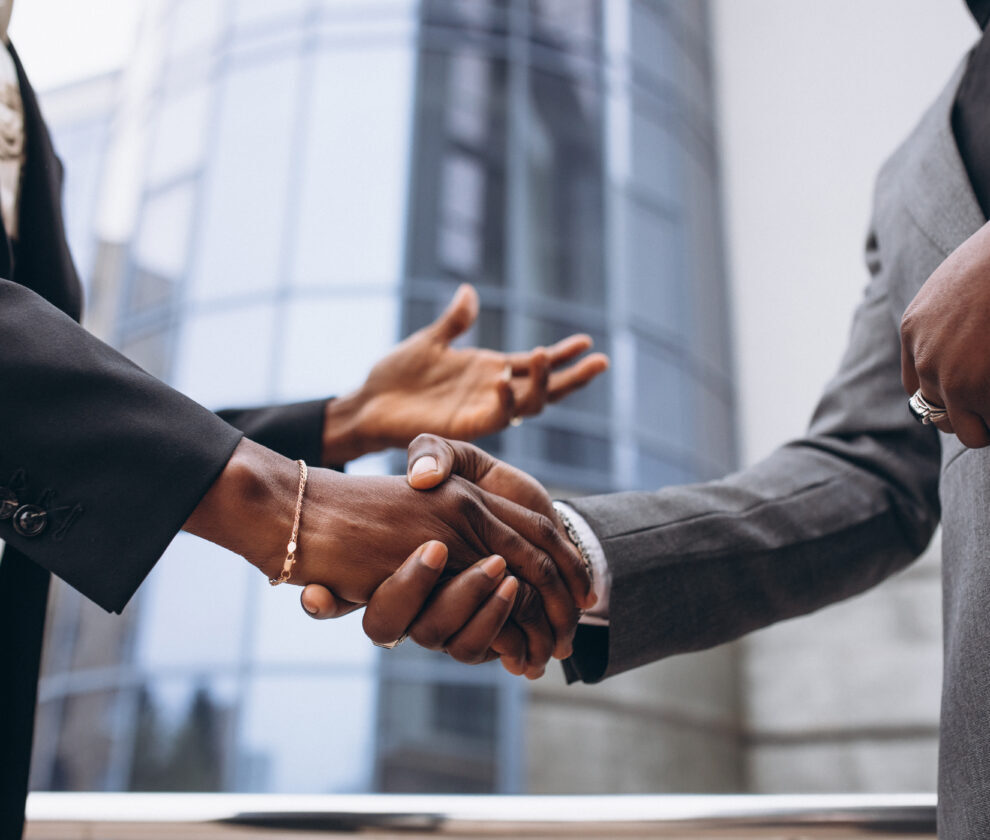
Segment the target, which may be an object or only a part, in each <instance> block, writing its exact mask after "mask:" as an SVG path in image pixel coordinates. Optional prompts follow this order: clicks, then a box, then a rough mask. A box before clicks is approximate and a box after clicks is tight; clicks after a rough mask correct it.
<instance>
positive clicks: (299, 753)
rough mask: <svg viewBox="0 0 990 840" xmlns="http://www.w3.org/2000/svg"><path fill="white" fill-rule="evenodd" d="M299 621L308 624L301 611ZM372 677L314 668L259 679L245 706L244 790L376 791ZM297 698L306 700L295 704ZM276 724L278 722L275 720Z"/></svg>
mask: <svg viewBox="0 0 990 840" xmlns="http://www.w3.org/2000/svg"><path fill="white" fill-rule="evenodd" d="M299 618H300V621H308V620H309V619H307V618H306V616H300V617H299ZM375 695H376V691H375V682H374V680H373V679H372V676H371V674H368V675H366V676H360V677H335V676H328V675H327V674H326V672H325V671H324V672H317V671H314V672H312V675H311V676H301V677H259V678H257V679H255V680H253V681H252V683H251V685H250V688H249V690H248V695H247V697H246V703H245V715H244V723H243V730H242V737H241V756H240V758H241V761H242V773H241V776H240V778H239V779H238V782H237V787H238V789H239V790H247V791H255V790H256V791H265V792H271V793H360V792H366V791H368V790H370V789H371V778H372V767H373V760H374V758H373V757H374V752H373V750H372V749H370V746H371V745H372V744H374V739H375V735H374V722H375ZM292 698H303V699H306V700H307V702H302V703H294V704H293V705H292V713H291V714H286V703H287V702H290V701H291V700H292ZM273 721H278V725H277V726H273V725H272V722H273Z"/></svg>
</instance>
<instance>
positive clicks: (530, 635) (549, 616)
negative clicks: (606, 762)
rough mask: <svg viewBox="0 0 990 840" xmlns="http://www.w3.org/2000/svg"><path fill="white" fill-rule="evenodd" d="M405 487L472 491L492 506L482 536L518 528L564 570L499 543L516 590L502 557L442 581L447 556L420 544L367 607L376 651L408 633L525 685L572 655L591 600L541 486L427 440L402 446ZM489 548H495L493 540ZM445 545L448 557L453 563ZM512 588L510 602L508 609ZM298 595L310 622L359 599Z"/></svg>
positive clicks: (318, 591) (470, 449) (313, 590)
mask: <svg viewBox="0 0 990 840" xmlns="http://www.w3.org/2000/svg"><path fill="white" fill-rule="evenodd" d="M406 480H407V481H408V484H409V487H410V488H413V489H414V490H415V491H417V493H418V494H419V495H421V496H422V497H424V498H425V499H430V500H433V499H436V498H437V496H438V494H439V495H441V496H442V495H443V494H444V493H446V492H448V488H450V487H454V488H463V487H464V486H467V487H471V488H473V490H474V492H475V493H478V494H481V495H480V496H479V498H481V499H483V500H484V501H485V504H488V505H491V508H490V509H489V513H491V514H494V515H496V516H498V517H499V518H500V519H502V520H503V521H502V522H501V523H499V524H498V525H497V526H495V527H494V530H492V531H488V530H487V529H486V533H490V534H491V535H492V537H493V538H494V537H495V534H496V533H499V532H501V531H503V530H504V529H505V528H506V526H511V527H513V528H516V527H518V528H519V535H520V536H521V537H524V538H525V539H526V540H531V541H532V544H533V547H534V549H536V546H540V547H543V548H542V550H543V551H544V552H545V554H544V557H545V558H547V559H552V560H553V561H554V562H555V563H558V564H562V565H560V566H559V571H557V570H556V569H553V568H552V567H551V566H549V565H547V563H546V562H545V560H542V561H536V562H533V561H528V560H527V557H528V556H530V549H529V548H528V547H527V546H526V545H525V544H522V543H519V542H516V541H513V540H509V541H508V542H506V541H502V542H500V543H499V545H500V546H504V548H498V549H497V550H498V551H499V554H501V555H502V556H504V557H505V558H506V560H507V561H508V571H509V572H512V573H513V574H515V575H517V576H518V578H519V579H520V582H519V583H518V584H517V582H516V580H515V578H513V577H512V575H508V576H507V572H506V567H505V564H504V563H503V561H502V560H501V557H499V558H496V559H495V560H492V559H491V558H481V559H480V560H479V561H478V562H476V563H475V564H474V565H473V566H472V567H471V568H469V569H467V570H466V571H463V572H461V573H460V574H458V575H456V576H455V577H449V574H450V572H451V570H452V564H451V563H450V562H449V561H448V559H447V550H446V548H444V546H443V545H441V544H438V543H436V542H431V543H428V544H426V545H424V546H420V547H419V548H417V549H416V550H415V551H414V552H413V553H412V554H411V555H410V556H409V558H408V559H407V560H406V561H405V562H404V563H403V564H402V565H401V566H400V567H399V568H398V569H397V570H396V571H395V573H394V574H392V575H391V576H389V577H388V579H386V580H385V581H384V582H383V583H382V584H381V585H380V586H379V587H378V588H377V589H376V590H375V591H374V592H373V594H371V595H370V599H369V600H367V609H366V610H365V614H364V629H365V632H366V633H367V635H368V636H369V638H371V640H372V641H374V642H377V643H379V644H382V643H386V642H390V641H393V640H394V639H396V638H398V637H399V636H401V635H402V634H403V633H408V634H409V637H410V638H411V639H412V640H413V641H414V642H416V643H417V644H420V645H422V646H423V647H426V648H429V649H431V650H444V651H446V652H447V653H448V654H450V656H451V657H453V658H454V659H456V660H458V661H460V662H466V663H469V664H476V663H478V662H485V661H488V660H490V659H494V658H495V657H499V658H500V659H501V662H502V665H503V666H504V667H505V668H506V670H508V671H509V672H511V673H513V674H525V675H526V676H527V677H530V678H535V677H539V676H540V675H542V674H543V671H544V669H545V667H546V663H547V662H548V661H549V659H550V656H551V655H553V656H555V657H557V658H564V657H566V656H568V655H570V653H571V644H572V641H573V636H574V631H575V628H576V625H577V619H578V617H579V612H578V609H577V607H578V606H579V607H583V608H588V607H591V606H593V604H594V595H593V594H592V593H591V580H590V577H589V576H588V574H587V570H586V569H585V567H584V564H583V561H582V560H581V558H580V554H579V552H578V551H577V549H576V548H575V547H574V546H573V545H572V544H571V542H570V541H569V540H568V539H567V537H566V536H565V535H564V531H563V528H562V527H561V523H560V521H559V519H558V517H557V515H556V513H555V511H554V510H553V506H552V503H551V500H550V497H549V496H548V495H547V492H546V490H545V489H544V488H543V486H542V485H541V484H540V483H539V482H538V481H536V480H535V479H534V478H532V477H530V476H529V475H527V474H526V473H524V472H522V471H521V470H518V469H515V468H514V467H511V466H509V465H508V464H505V463H503V462H501V461H498V460H496V459H495V458H492V457H491V456H490V455H488V454H487V453H486V452H484V451H483V450H481V449H478V448H477V447H475V446H472V445H470V444H467V443H463V442H461V441H451V440H445V439H443V438H440V437H437V436H435V435H420V436H419V437H417V438H416V440H415V441H413V443H412V445H411V446H410V447H409V453H408V470H407V479H406ZM510 500H511V501H510ZM437 533H439V532H437ZM444 541H445V542H446V540H444ZM513 542H514V545H510V543H513ZM487 544H488V545H491V546H493V547H494V546H495V543H494V541H492V542H488V543H487ZM547 546H551V547H552V550H548V549H547V548H546V547H547ZM448 547H450V548H451V551H450V555H451V557H459V556H460V554H459V552H458V551H457V550H455V549H454V548H453V547H452V546H449V545H448ZM536 550H537V551H539V550H540V549H536ZM456 567H457V566H456V565H454V568H456ZM461 567H463V562H461ZM445 575H446V577H445ZM558 577H559V579H560V580H562V581H563V580H567V582H568V586H567V587H566V588H565V587H561V586H558V585H556V584H555V579H557V578H558ZM517 585H518V592H519V594H518V597H516V598H515V601H514V604H512V605H507V604H506V599H507V598H511V596H512V595H513V594H514V593H515V591H516V587H517ZM301 597H302V604H303V607H304V609H305V610H306V612H308V613H309V614H310V615H312V616H313V617H314V618H336V617H339V616H341V615H344V614H346V613H348V612H351V611H352V610H355V609H357V608H358V607H359V606H360V604H361V603H363V602H364V600H365V599H364V598H357V599H348V596H347V593H346V592H344V591H343V590H341V589H340V588H337V587H335V586H333V585H331V586H329V587H324V586H319V585H310V586H307V587H306V588H305V589H304V590H303V593H302V596H301ZM544 611H545V613H546V618H544Z"/></svg>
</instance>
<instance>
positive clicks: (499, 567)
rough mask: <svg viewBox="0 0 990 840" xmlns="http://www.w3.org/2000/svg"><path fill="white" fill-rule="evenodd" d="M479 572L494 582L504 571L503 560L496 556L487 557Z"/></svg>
mask: <svg viewBox="0 0 990 840" xmlns="http://www.w3.org/2000/svg"><path fill="white" fill-rule="evenodd" d="M481 571H483V572H484V573H485V574H486V575H488V577H490V578H491V579H492V580H495V579H496V578H498V577H499V576H500V575H501V574H502V572H504V571H505V560H503V559H502V558H501V557H499V556H498V555H497V554H496V555H495V556H493V557H489V558H488V559H487V560H486V561H485V562H484V563H482V564H481Z"/></svg>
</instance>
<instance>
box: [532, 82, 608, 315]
mask: <svg viewBox="0 0 990 840" xmlns="http://www.w3.org/2000/svg"><path fill="white" fill-rule="evenodd" d="M528 105H529V135H528V137H527V155H528V167H529V177H528V179H527V204H528V207H527V219H526V221H527V228H526V230H527V240H528V245H529V247H528V253H529V260H528V271H527V276H526V283H527V284H528V285H529V286H530V287H531V288H538V289H540V290H541V291H542V292H543V293H544V294H547V295H550V296H554V297H563V298H566V299H568V300H573V301H575V302H580V303H584V304H587V305H589V306H601V305H602V304H603V303H604V300H605V191H604V183H603V178H602V159H603V155H604V150H603V147H602V129H601V123H602V118H603V117H602V105H601V97H600V95H599V91H598V90H597V88H595V87H592V86H591V85H588V84H586V83H583V82H581V81H578V80H577V79H573V78H570V77H568V76H567V75H566V74H561V75H558V74H556V73H554V74H551V73H546V72H543V71H540V70H532V71H531V72H530V82H529V101H528Z"/></svg>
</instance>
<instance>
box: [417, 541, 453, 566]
mask: <svg viewBox="0 0 990 840" xmlns="http://www.w3.org/2000/svg"><path fill="white" fill-rule="evenodd" d="M419 561H420V562H421V563H422V564H423V565H424V566H427V567H429V568H431V569H434V570H436V569H439V568H441V567H442V566H443V564H444V563H446V562H447V546H445V545H444V544H443V543H442V542H437V541H436V540H433V541H431V542H428V543H427V544H426V545H425V546H424V547H423V551H422V553H421V554H420V555H419Z"/></svg>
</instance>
